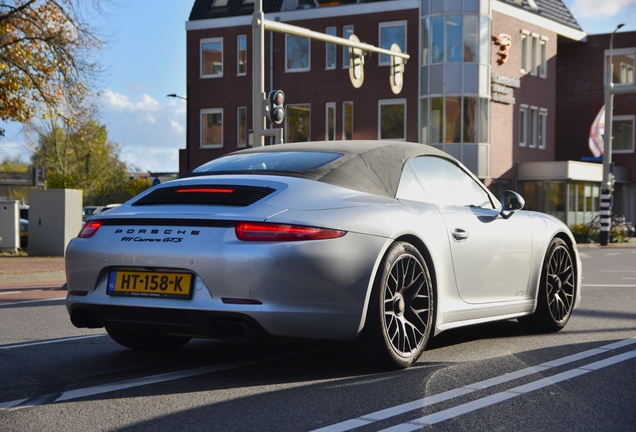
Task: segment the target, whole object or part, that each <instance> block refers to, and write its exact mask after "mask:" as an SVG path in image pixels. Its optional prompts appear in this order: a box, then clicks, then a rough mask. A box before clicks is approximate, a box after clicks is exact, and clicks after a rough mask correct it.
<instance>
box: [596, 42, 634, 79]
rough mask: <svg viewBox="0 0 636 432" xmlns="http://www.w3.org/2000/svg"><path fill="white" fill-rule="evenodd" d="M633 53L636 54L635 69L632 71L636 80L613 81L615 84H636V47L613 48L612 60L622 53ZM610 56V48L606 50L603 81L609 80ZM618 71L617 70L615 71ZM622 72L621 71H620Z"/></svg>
mask: <svg viewBox="0 0 636 432" xmlns="http://www.w3.org/2000/svg"><path fill="white" fill-rule="evenodd" d="M630 54H631V55H633V56H634V66H633V69H634V71H633V72H632V75H634V81H632V82H626V83H620V82H613V83H612V84H614V86H634V85H636V73H635V72H636V47H632V48H615V49H613V50H612V61H613V58H614V57H616V56H620V55H630ZM609 57H610V50H605V70H604V71H603V82H604V83H606V82H607V72H608V70H609ZM615 73H616V72H615ZM619 74H620V72H619Z"/></svg>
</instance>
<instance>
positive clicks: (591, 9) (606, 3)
mask: <svg viewBox="0 0 636 432" xmlns="http://www.w3.org/2000/svg"><path fill="white" fill-rule="evenodd" d="M633 5H636V0H603V1H599V0H573V2H572V12H573V13H574V16H576V17H581V18H592V17H594V18H607V17H613V16H616V15H618V14H619V13H624V12H626V9H627V8H628V7H630V6H633Z"/></svg>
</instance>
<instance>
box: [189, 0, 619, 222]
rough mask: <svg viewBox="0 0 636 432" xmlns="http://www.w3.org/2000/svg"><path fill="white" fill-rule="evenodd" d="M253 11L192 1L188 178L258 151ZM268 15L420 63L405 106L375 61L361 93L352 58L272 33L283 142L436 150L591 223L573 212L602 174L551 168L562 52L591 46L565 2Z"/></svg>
mask: <svg viewBox="0 0 636 432" xmlns="http://www.w3.org/2000/svg"><path fill="white" fill-rule="evenodd" d="M253 7H254V4H253V0H196V1H195V2H194V5H193V8H192V13H191V15H190V19H189V21H188V22H187V24H186V29H187V80H188V119H187V121H188V124H187V126H188V134H187V135H188V138H187V145H186V149H184V150H182V151H181V152H180V165H179V168H180V172H185V171H187V170H189V169H192V168H194V167H196V166H198V165H200V164H202V163H204V162H206V161H208V160H211V159H213V158H216V157H218V156H221V155H223V154H225V153H228V152H231V151H234V150H236V149H240V148H243V147H246V146H247V145H248V139H249V138H248V135H249V133H248V131H249V130H250V129H251V120H252V112H251V104H252V99H251V98H252V77H251V70H252V69H251V64H250V63H251V59H252V46H251V45H252V26H251V20H252V13H253ZM263 9H264V12H265V14H266V18H267V19H269V20H279V21H281V22H284V23H288V24H292V25H295V26H299V27H304V28H307V29H310V30H313V31H317V32H321V33H327V34H332V35H336V36H339V37H348V36H349V35H350V34H351V33H354V34H355V35H356V36H358V37H359V39H360V40H361V41H363V42H366V43H369V44H373V45H375V46H379V47H383V48H388V47H389V46H390V45H391V43H393V42H395V43H397V44H398V45H400V47H401V49H402V51H403V52H407V53H409V54H410V56H411V58H410V60H409V61H408V62H407V64H406V67H405V75H404V87H403V90H402V92H401V93H400V94H398V95H395V94H393V92H392V91H391V88H390V85H389V64H388V58H384V57H385V56H378V55H367V56H365V69H364V73H365V78H364V84H363V85H362V87H361V88H359V89H356V88H354V87H353V86H352V85H351V83H350V80H349V72H348V51H347V50H346V49H343V47H340V46H336V45H333V44H327V43H324V42H320V41H315V40H309V39H304V38H300V37H295V36H288V35H284V34H281V33H269V32H268V33H266V35H265V38H266V43H265V53H266V62H265V66H266V67H265V68H266V71H265V83H266V88H267V90H272V89H281V90H283V91H284V92H285V95H286V101H285V107H286V118H285V122H284V124H282V125H281V127H284V130H285V133H284V138H285V141H286V142H294V141H316V140H325V139H326V140H350V139H397V140H405V141H413V142H421V143H426V144H429V145H432V146H435V147H437V148H440V149H442V150H444V151H446V152H448V153H450V154H452V155H453V156H455V157H456V158H458V159H459V160H460V161H462V163H464V165H466V166H467V167H468V168H469V169H470V170H472V171H473V172H474V173H475V174H476V175H477V176H478V177H479V178H481V179H482V180H483V181H484V182H485V183H486V184H487V185H489V187H490V188H491V189H492V190H493V191H494V192H495V193H496V194H499V193H500V192H501V191H502V190H505V189H510V188H512V189H519V190H520V191H521V192H522V194H523V195H524V197H525V198H526V201H527V203H528V207H529V208H532V209H535V210H540V211H546V212H548V213H553V214H555V215H557V216H559V217H561V218H562V219H563V220H564V221H567V222H568V223H574V222H578V221H579V220H582V218H588V217H587V215H586V213H585V211H584V212H583V213H582V214H580V215H579V214H578V213H577V212H578V208H575V209H574V210H571V209H570V205H571V204H572V202H573V201H572V197H571V195H570V192H571V191H572V190H573V191H578V187H579V185H578V183H577V182H586V181H588V180H590V179H589V178H588V177H589V176H588V173H587V171H594V170H595V169H596V165H595V164H586V163H583V162H577V163H580V164H583V165H582V166H583V167H584V168H585V169H584V170H583V171H584V172H585V173H584V174H583V175H582V177H581V178H576V177H574V178H573V177H566V178H563V179H562V178H560V175H561V174H560V173H559V172H556V171H555V170H554V166H553V165H551V164H554V163H556V162H554V161H557V160H559V159H560V158H561V157H566V158H570V157H574V156H570V155H569V154H567V153H564V151H563V149H562V146H563V145H564V143H565V141H564V140H562V138H560V137H562V135H559V131H558V129H559V127H560V126H559V125H560V124H561V123H560V122H558V117H559V115H558V109H559V102H558V97H557V95H559V94H561V93H559V91H558V88H559V83H560V78H559V74H560V73H561V70H560V69H559V70H557V65H558V64H559V65H560V62H557V56H560V53H561V50H562V49H565V48H564V47H566V48H570V47H576V46H583V47H585V46H588V44H586V43H585V40H586V36H587V35H586V34H585V32H583V30H582V29H581V28H580V26H579V25H578V23H577V22H576V20H575V18H574V17H573V16H572V14H571V13H570V11H569V10H568V9H567V7H566V6H565V5H564V4H563V3H562V2H561V0H384V1H382V0H379V1H371V0H367V1H356V0H330V1H319V0H263ZM617 42H618V38H617ZM600 68H601V69H602V65H601V66H600ZM601 92H602V85H601ZM617 100H618V98H617ZM590 124H591V123H590ZM584 129H587V130H588V131H589V126H587V127H584ZM577 160H578V159H577ZM589 165H594V166H589ZM586 170H587V171H586ZM557 171H558V170H557ZM570 171H571V170H570ZM551 174H555V175H556V177H554V178H551V177H550V175H551ZM546 176H547V177H546ZM548 180H549V181H552V180H554V182H556V183H558V185H557V186H556V190H555V192H554V193H552V192H551V193H548V194H547V195H546V193H545V188H546V187H547V188H550V187H552V186H554V185H553V184H552V183H550V184H547V183H546V181H548ZM590 181H592V180H590ZM571 182H573V183H572V184H574V186H570V183H571ZM598 182H600V178H599V179H598ZM546 185H547V186H546ZM586 191H587V189H586V188H585V185H583V192H582V193H583V195H581V197H580V198H581V199H583V201H585V200H586V199H588V198H589V199H596V200H597V201H598V199H597V197H595V196H594V195H593V192H590V194H589V197H587V196H586V195H585V192H586ZM555 196H556V198H555ZM576 199H579V197H578V195H577V198H576ZM572 211H574V214H573V215H571V214H570V213H571V212H572ZM588 219H589V218H588Z"/></svg>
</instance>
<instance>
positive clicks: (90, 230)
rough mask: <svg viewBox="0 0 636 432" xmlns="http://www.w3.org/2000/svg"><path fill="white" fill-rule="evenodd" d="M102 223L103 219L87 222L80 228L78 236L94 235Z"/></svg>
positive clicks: (87, 236) (88, 236)
mask: <svg viewBox="0 0 636 432" xmlns="http://www.w3.org/2000/svg"><path fill="white" fill-rule="evenodd" d="M102 223H103V221H101V220H96V221H89V222H86V223H85V224H84V226H83V227H82V229H81V230H80V232H79V235H78V237H79V238H90V237H93V236H94V235H95V233H96V232H97V230H98V229H99V227H101V226H102Z"/></svg>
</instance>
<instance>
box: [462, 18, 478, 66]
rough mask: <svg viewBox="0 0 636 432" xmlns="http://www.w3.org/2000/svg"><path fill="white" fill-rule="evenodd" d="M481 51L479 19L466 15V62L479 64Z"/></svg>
mask: <svg viewBox="0 0 636 432" xmlns="http://www.w3.org/2000/svg"><path fill="white" fill-rule="evenodd" d="M478 49H479V17H478V16H477V15H464V62H465V63H477V62H478V57H477V54H478V52H479V51H478Z"/></svg>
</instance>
